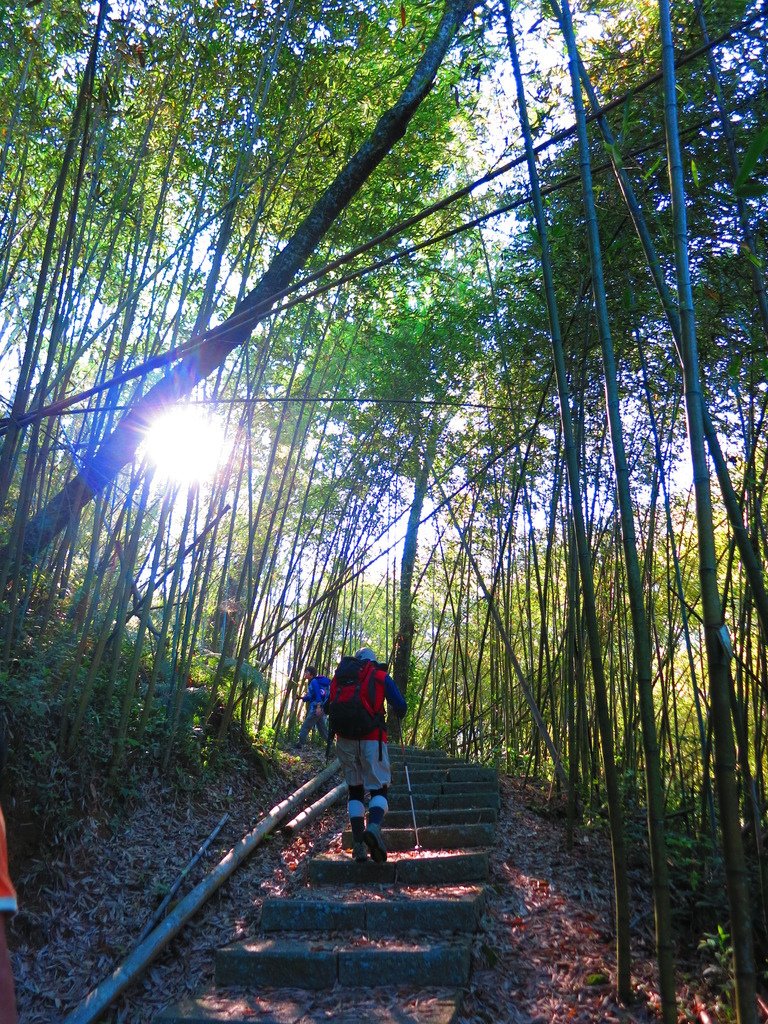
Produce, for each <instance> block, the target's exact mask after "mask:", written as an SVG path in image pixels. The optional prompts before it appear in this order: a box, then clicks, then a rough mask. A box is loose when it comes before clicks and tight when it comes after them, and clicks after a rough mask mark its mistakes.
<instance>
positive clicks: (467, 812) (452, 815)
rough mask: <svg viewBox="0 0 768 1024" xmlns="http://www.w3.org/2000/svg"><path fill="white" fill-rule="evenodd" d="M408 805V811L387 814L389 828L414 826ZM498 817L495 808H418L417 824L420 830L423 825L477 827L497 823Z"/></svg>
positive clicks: (408, 805)
mask: <svg viewBox="0 0 768 1024" xmlns="http://www.w3.org/2000/svg"><path fill="white" fill-rule="evenodd" d="M406 804H407V809H406V810H403V811H392V810H390V811H389V812H388V813H387V818H386V822H387V827H388V828H409V827H410V826H411V825H412V824H413V818H412V816H411V807H410V804H408V803H407V801H406ZM498 817H499V812H498V811H497V810H496V809H495V808H494V807H477V808H474V809H473V808H471V807H466V808H461V807H459V808H457V809H455V810H452V811H420V810H418V808H416V824H417V826H418V827H419V828H421V827H422V825H475V824H479V823H481V822H495V821H497V820H498Z"/></svg>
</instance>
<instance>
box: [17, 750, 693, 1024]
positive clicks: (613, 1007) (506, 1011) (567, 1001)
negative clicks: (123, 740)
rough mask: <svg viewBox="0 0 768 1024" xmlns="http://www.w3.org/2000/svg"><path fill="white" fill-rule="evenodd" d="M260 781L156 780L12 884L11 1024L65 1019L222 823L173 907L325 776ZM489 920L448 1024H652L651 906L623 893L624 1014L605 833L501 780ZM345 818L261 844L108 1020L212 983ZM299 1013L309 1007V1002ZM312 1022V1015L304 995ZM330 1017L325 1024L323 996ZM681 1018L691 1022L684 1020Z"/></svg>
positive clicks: (299, 766) (688, 999) (316, 760)
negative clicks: (221, 963) (628, 946)
mask: <svg viewBox="0 0 768 1024" xmlns="http://www.w3.org/2000/svg"><path fill="white" fill-rule="evenodd" d="M284 761H285V762H287V765H288V766H287V770H286V771H284V772H282V773H276V774H274V775H273V776H271V777H270V778H269V779H267V780H265V779H264V778H263V777H262V776H260V775H258V774H257V773H256V772H255V771H253V772H251V771H250V770H248V769H243V770H238V771H237V772H236V773H234V774H233V775H232V777H231V778H230V779H228V780H223V781H220V782H219V783H218V784H217V785H216V786H210V785H207V786H206V789H205V791H204V792H201V791H199V790H194V789H193V790H191V791H190V792H187V793H180V792H179V791H178V790H172V789H171V788H170V787H168V786H164V785H162V784H161V783H160V781H159V779H155V780H154V781H152V782H148V783H146V784H145V785H144V786H143V787H141V789H140V792H139V794H138V797H137V798H136V799H135V800H134V801H132V802H131V804H130V805H129V806H126V807H125V808H124V810H123V813H122V814H121V816H120V818H119V819H118V820H115V819H112V820H111V821H110V822H109V824H105V822H104V821H103V820H100V818H99V815H98V814H95V813H94V814H93V815H92V816H91V817H88V818H87V819H86V820H85V821H84V823H83V827H82V831H81V832H80V835H79V836H78V838H77V840H76V841H70V842H68V843H67V844H66V845H64V846H62V848H60V849H51V850H49V851H48V855H47V857H46V858H45V860H44V861H41V862H31V863H28V864H27V865H25V867H24V869H22V870H19V865H13V864H12V870H14V868H15V874H16V878H17V881H18V883H19V898H20V912H19V914H18V915H17V917H16V919H15V920H14V922H13V924H12V926H11V929H10V944H11V947H12V950H13V966H14V974H15V978H16V984H17V990H18V991H17V996H18V1002H19V1009H20V1021H21V1024H52V1022H54V1021H57V1020H61V1019H63V1017H64V1016H65V1015H66V1014H67V1013H68V1012H71V1011H72V1010H73V1009H74V1008H75V1007H76V1006H77V1005H78V1004H79V1003H80V1001H81V1000H82V999H83V998H84V997H85V995H86V994H87V993H88V991H89V990H90V989H91V988H93V987H94V986H95V985H96V984H97V983H98V982H99V981H101V980H102V979H104V978H105V977H107V976H108V975H109V974H110V973H111V971H112V970H113V969H114V968H115V967H116V966H117V965H118V964H119V963H121V962H122V960H123V959H124V957H125V956H126V955H127V954H128V953H129V952H130V951H131V949H132V947H133V945H134V944H135V941H136V939H137V937H138V935H139V933H140V932H141V929H142V927H143V926H144V923H145V921H146V920H147V919H148V918H149V916H150V915H151V913H152V911H153V909H154V908H155V907H156V906H157V905H158V903H159V902H160V899H161V898H162V895H163V893H164V891H166V890H167V888H168V887H169V886H170V885H171V883H172V882H173V880H174V879H175V877H176V876H177V875H178V874H179V872H180V871H181V869H182V868H183V867H184V865H185V864H186V863H187V861H188V860H189V859H190V857H191V856H192V855H193V854H194V852H195V851H196V850H197V849H198V848H199V846H200V845H201V844H202V842H203V841H204V840H205V839H206V837H207V836H208V835H209V833H210V832H211V830H212V829H213V828H214V826H215V825H216V823H217V821H218V820H219V819H220V817H221V816H222V814H223V812H224V811H228V812H229V815H230V817H229V820H228V821H227V823H226V826H225V827H224V829H223V830H222V832H221V833H220V834H219V836H218V838H217V840H216V842H215V843H214V844H213V845H212V847H211V849H210V850H209V851H208V853H207V854H206V856H205V857H204V858H203V860H202V861H201V862H200V864H198V865H197V867H196V869H195V870H194V871H193V872H192V873H191V876H190V878H189V879H188V882H187V885H186V886H185V887H184V888H183V889H182V890H181V892H180V896H183V895H184V894H185V893H186V891H188V889H189V888H191V886H192V885H193V884H196V883H197V882H198V881H199V880H200V879H201V878H202V877H204V875H205V874H206V873H207V872H209V871H210V870H211V869H212V867H213V866H214V865H215V864H216V863H217V862H218V860H219V859H220V858H221V856H223V854H224V853H225V852H226V851H227V850H228V849H229V848H230V847H231V846H232V845H234V843H235V842H236V841H237V840H239V839H240V838H241V837H242V836H243V835H244V834H245V833H246V832H248V831H250V829H251V828H253V827H254V825H255V823H256V822H257V821H258V819H259V818H260V816H261V815H262V814H263V813H264V812H265V811H266V810H268V809H269V808H270V807H271V806H273V805H274V804H275V803H277V802H278V801H279V800H280V799H281V798H282V797H284V796H285V795H286V794H287V793H288V792H289V791H291V790H292V789H293V788H295V787H296V786H298V785H300V784H301V782H303V781H304V780H305V779H306V778H309V777H311V775H313V774H315V773H316V772H317V771H318V770H319V769H320V767H321V766H322V763H323V759H322V756H321V755H320V754H319V753H314V754H312V755H310V756H309V757H308V758H307V759H306V760H305V761H304V762H299V761H298V760H295V761H293V762H291V761H290V760H289V759H287V758H284ZM501 792H502V810H501V816H500V820H499V828H498V839H497V843H496V846H495V848H494V851H493V853H492V867H491V888H490V890H489V891H490V897H489V901H488V909H487V913H486V914H485V917H484V921H483V926H482V929H481V931H480V932H479V933H478V934H477V936H476V939H475V947H474V950H475V968H474V972H473V978H472V983H471V987H470V988H469V990H468V991H467V992H466V994H465V998H464V1003H463V1008H462V1021H461V1024H485V1022H488V1024H491V1022H494V1024H495V1022H500V1024H550V1022H553V1021H554V1022H558V1024H559V1022H574V1024H592V1022H606V1024H611V1022H619V1021H620V1022H625V1024H628V1022H636V1024H645V1022H651V1021H656V1020H658V1019H659V1016H658V996H657V990H656V981H655V979H656V971H655V967H654V962H653V944H652V935H651V932H650V927H651V923H652V920H653V915H652V913H651V909H650V902H649V901H650V894H649V892H648V891H647V889H644V888H643V885H642V880H641V879H638V880H637V881H638V884H637V885H636V887H635V890H634V891H633V914H634V915H635V916H634V927H633V981H634V984H635V989H636V993H637V1001H636V1003H635V1004H634V1005H633V1006H632V1007H625V1006H622V1005H620V1004H618V1003H617V1002H616V1001H615V999H614V996H613V994H612V989H611V984H610V980H611V979H613V977H614V966H615V961H614V949H613V940H612V932H613V927H612V907H611V863H610V851H609V848H608V843H607V838H606V835H605V833H604V832H603V831H598V830H588V829H580V830H577V834H576V836H575V841H574V844H573V845H572V847H571V848H570V849H569V848H568V847H567V844H566V830H565V822H564V820H563V819H562V818H561V817H558V816H557V815H556V814H554V815H553V814H552V813H551V812H550V809H549V806H550V805H549V804H548V802H547V792H546V791H545V790H541V789H540V788H538V787H537V786H536V785H534V784H530V783H529V784H525V783H523V782H522V781H521V780H517V779H512V778H502V782H501ZM344 813H345V808H344V807H342V806H339V807H337V808H334V809H332V810H331V811H330V812H329V813H328V814H327V815H326V816H325V817H324V818H323V819H322V820H320V821H319V822H316V823H315V824H314V825H312V826H310V827H309V828H308V829H307V830H306V831H305V832H304V833H302V834H300V835H299V836H298V837H296V838H294V839H292V840H286V839H284V838H282V837H280V836H274V837H272V838H271V839H270V840H269V841H267V842H265V843H263V844H262V846H261V847H260V848H259V849H258V850H257V851H256V852H255V853H254V854H253V855H252V856H251V857H250V859H249V860H247V861H246V862H245V864H244V865H243V866H242V867H241V868H240V869H239V870H238V871H236V872H235V874H234V875H233V876H232V877H231V878H230V879H229V881H228V882H226V883H225V885H224V886H223V888H222V889H220V890H219V891H218V893H216V894H215V895H214V896H213V897H212V898H211V899H210V900H209V901H208V903H207V904H206V905H205V906H204V907H203V908H202V910H201V911H200V912H199V913H198V915H197V917H195V918H193V919H192V921H190V922H189V923H188V924H187V926H186V927H185V928H184V929H183V931H182V932H181V933H180V934H179V935H178V936H177V937H176V938H175V939H174V940H173V941H172V942H171V944H170V945H169V946H168V947H167V948H166V949H165V950H164V952H163V953H162V954H161V955H160V956H159V957H158V958H157V959H156V960H155V961H154V963H153V964H152V965H151V966H150V968H149V969H148V970H147V972H146V973H145V974H144V976H143V977H142V978H141V980H139V981H137V982H136V983H135V984H134V985H133V986H132V987H131V988H130V989H129V990H128V991H127V993H126V994H124V996H123V997H122V998H121V999H120V1000H119V1001H118V1002H117V1003H116V1004H115V1006H114V1008H113V1009H112V1011H111V1012H110V1013H108V1014H107V1015H106V1016H105V1018H104V1019H105V1020H106V1021H110V1022H111V1024H149V1022H151V1021H152V1020H153V1018H154V1016H155V1014H156V1013H157V1012H158V1011H159V1010H160V1009H161V1007H163V1006H165V1005H167V1004H168V1003H171V1002H174V1001H176V1000H178V999H179V998H180V997H181V996H182V995H184V994H186V993H190V992H195V991H198V990H200V989H202V988H205V987H207V986H209V985H210V984H211V983H212V975H213V961H214V951H215V950H216V949H217V948H218V947H220V946H223V945H226V944H228V943H230V942H233V941H238V940H242V939H243V938H244V937H246V936H247V935H249V934H251V933H252V932H253V931H254V929H255V926H256V924H257V922H258V918H259V912H260V906H261V902H262V900H263V899H264V898H265V897H267V896H278V895H286V894H289V893H290V892H293V891H296V889H298V888H300V887H302V886H303V885H304V884H306V881H305V876H306V864H307V861H308V859H309V857H311V855H313V854H314V853H316V852H321V851H323V850H326V849H328V848H335V849H338V848H339V831H340V829H341V827H342V825H343V822H344ZM308 998H309V997H308ZM311 998H312V1000H313V1003H314V1005H315V1006H317V1005H318V1002H320V1003H322V998H321V999H320V1000H318V993H312V994H311ZM327 998H328V1001H329V1005H328V1010H329V1019H332V1006H333V1000H334V998H335V997H334V996H332V995H330V996H328V997H327ZM679 1000H680V1006H681V1007H682V1008H684V1009H682V1010H681V1015H680V1020H681V1021H685V1020H695V1019H697V1018H696V1017H695V1016H693V1005H694V1004H693V1000H694V994H693V992H692V990H691V989H690V988H689V986H688V985H687V984H681V988H680V991H679ZM685 1010H688V1011H691V1015H690V1016H689V1015H688V1013H686V1012H685Z"/></svg>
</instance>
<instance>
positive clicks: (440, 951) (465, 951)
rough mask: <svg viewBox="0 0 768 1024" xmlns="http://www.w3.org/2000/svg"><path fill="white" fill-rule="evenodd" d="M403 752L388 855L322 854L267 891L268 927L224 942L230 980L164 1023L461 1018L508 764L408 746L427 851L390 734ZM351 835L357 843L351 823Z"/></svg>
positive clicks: (425, 1022)
mask: <svg viewBox="0 0 768 1024" xmlns="http://www.w3.org/2000/svg"><path fill="white" fill-rule="evenodd" d="M390 758H391V760H392V786H391V787H390V790H389V806H390V811H389V813H388V814H387V817H386V820H385V823H384V832H383V834H384V837H385V841H386V843H387V846H388V849H389V851H390V853H389V858H388V860H387V862H386V863H385V864H374V863H373V861H371V860H369V861H367V862H366V863H364V864H357V863H355V862H354V861H353V860H352V859H351V856H350V854H349V853H348V852H344V853H341V854H333V853H327V854H321V855H319V856H317V857H314V858H313V859H312V860H311V861H310V863H309V882H310V886H309V888H308V889H304V890H302V891H301V894H300V895H297V896H292V897H289V898H285V899H267V900H265V901H264V903H263V906H262V911H261V934H260V935H259V936H255V937H254V938H253V939H251V940H249V941H246V942H241V943H238V944H236V945H232V946H227V947H225V948H224V949H220V950H219V951H218V952H217V954H216V964H215V979H216V988H215V989H214V990H212V991H210V992H207V993H204V994H203V995H201V996H199V997H197V998H194V999H186V1000H184V1001H183V1002H182V1003H180V1004H178V1005H177V1006H175V1007H171V1008H169V1009H166V1010H164V1011H163V1012H162V1013H161V1014H160V1016H159V1017H157V1018H156V1022H157V1024H181V1022H184V1024H213V1022H221V1024H224V1022H227V1024H246V1022H247V1024H252V1022H253V1021H254V1020H258V1021H259V1024H289V1022H290V1024H298V1022H302V1024H309V1022H313V1021H317V1022H320V1021H325V1022H327V1021H330V1020H332V1021H334V1022H337V1021H342V1022H349V1024H353V1022H354V1024H364V1022H366V1021H368V1020H370V1021H373V1022H374V1024H450V1022H452V1021H453V1020H455V1018H456V1016H457V1015H458V1008H459V1005H460V1001H461V993H462V990H463V988H465V987H466V985H467V984H468V982H469V978H470V972H471V967H472V964H471V942H472V933H473V932H474V931H476V929H477V927H478V923H479V920H480V916H481V914H482V910H483V904H484V894H485V886H484V882H485V881H486V879H487V877H488V851H487V848H488V847H489V846H491V845H492V844H493V841H494V834H495V822H496V818H497V815H498V807H499V789H498V778H497V775H496V772H495V771H494V770H492V769H488V768H481V767H479V766H471V765H467V764H466V763H465V762H460V761H455V760H452V759H450V758H448V757H446V756H445V755H441V754H435V753H428V752H426V751H420V750H417V749H413V748H410V749H408V750H407V751H406V761H407V764H408V768H409V773H410V778H411V789H412V792H413V794H414V806H415V810H416V824H417V827H418V832H419V844H420V848H421V849H420V851H418V852H417V851H415V849H414V847H415V842H416V837H415V835H414V830H413V822H412V816H411V806H410V801H409V799H408V791H407V786H406V780H405V772H404V768H403V755H402V753H401V751H400V750H398V749H396V748H394V747H390ZM342 846H343V847H344V849H345V850H350V849H351V835H350V834H349V833H348V832H345V833H344V834H343V836H342ZM329 1000H330V1003H329Z"/></svg>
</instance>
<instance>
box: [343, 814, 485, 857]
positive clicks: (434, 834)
mask: <svg viewBox="0 0 768 1024" xmlns="http://www.w3.org/2000/svg"><path fill="white" fill-rule="evenodd" d="M388 824H389V818H387V821H386V822H385V825H384V829H383V832H382V835H383V837H384V842H385V844H386V847H387V849H388V850H393V851H395V850H412V849H413V848H414V847H415V845H416V833H415V832H414V830H413V828H412V827H411V828H388ZM416 824H417V826H418V824H419V821H418V818H417V819H416ZM495 838H496V829H495V827H494V826H493V825H487V824H484V825H426V826H424V828H419V846H421V848H422V849H423V850H461V849H464V848H466V847H475V846H492V845H493V841H494V839H495ZM341 841H342V846H343V847H344V849H345V850H351V849H352V832H351V831H350V830H347V831H346V832H344V833H343V835H342V837H341Z"/></svg>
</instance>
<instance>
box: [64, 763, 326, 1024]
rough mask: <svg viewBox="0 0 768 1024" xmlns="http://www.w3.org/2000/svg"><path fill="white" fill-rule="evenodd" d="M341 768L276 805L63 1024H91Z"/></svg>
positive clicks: (312, 782)
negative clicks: (268, 837) (256, 852)
mask: <svg viewBox="0 0 768 1024" xmlns="http://www.w3.org/2000/svg"><path fill="white" fill-rule="evenodd" d="M340 767H341V764H340V762H339V760H338V758H336V759H334V760H333V761H331V763H330V764H329V765H328V767H327V768H325V769H324V770H323V771H322V772H320V774H319V775H316V776H315V777H314V778H313V779H310V780H309V782H306V783H304V785H303V786H300V787H299V789H297V790H296V791H295V792H294V793H292V794H291V795H290V796H289V797H287V798H286V799H285V800H283V801H281V802H280V803H279V804H276V805H275V806H274V807H273V808H272V810H271V811H269V813H268V814H266V815H265V816H264V817H263V818H262V819H261V821H260V822H259V824H258V825H257V826H256V828H255V829H253V831H252V832H249V833H248V834H247V835H245V836H243V838H242V839H241V840H240V842H239V843H237V844H236V845H235V846H233V847H232V849H231V850H230V851H229V853H227V854H226V856H225V857H223V858H222V859H221V860H220V861H219V863H218V864H217V865H216V867H215V868H214V869H213V870H212V871H211V872H210V873H209V874H208V875H207V876H206V877H205V878H204V879H203V880H202V882H200V883H199V884H198V885H196V886H195V888H194V889H193V890H192V891H191V892H190V893H188V894H187V895H186V896H185V897H184V899H183V900H181V901H180V902H179V903H178V905H177V906H176V908H175V909H174V910H173V912H172V913H170V914H169V915H168V917H166V918H165V920H164V921H161V922H160V924H159V925H158V926H157V928H155V929H154V931H152V932H150V934H149V935H148V936H147V938H146V939H145V940H144V942H142V943H141V944H140V945H138V946H137V947H136V949H135V950H134V951H133V952H132V953H131V954H130V955H129V956H128V957H127V958H126V959H125V960H124V961H123V962H122V964H120V966H119V967H117V968H116V969H115V970H114V971H113V972H112V974H111V975H110V977H109V978H106V979H105V980H104V981H102V982H101V984H99V985H97V986H96V988H94V989H92V990H91V991H90V992H89V993H88V995H87V996H86V997H85V999H84V1000H83V1001H82V1003H80V1005H79V1006H78V1007H76V1009H74V1010H73V1011H72V1013H70V1014H69V1016H68V1017H66V1018H65V1019H64V1021H63V1022H62V1024H91V1022H92V1021H95V1020H98V1018H99V1017H100V1016H101V1014H102V1013H103V1012H104V1010H106V1008H107V1007H108V1006H109V1005H110V1003H112V1002H113V1001H114V1000H115V999H117V997H118V996H119V995H120V993H121V992H123V991H124V990H125V989H126V988H127V987H128V986H129V985H130V984H131V982H132V981H134V980H135V979H136V978H137V977H138V976H139V975H140V974H141V973H142V971H143V970H144V969H145V968H146V967H147V966H148V965H149V964H150V963H151V962H152V961H153V960H154V959H155V957H156V956H157V954H158V953H159V952H160V950H161V949H163V948H164V947H165V946H167V945H168V943H169V942H170V941H171V939H172V938H173V937H174V936H175V935H177V934H178V933H179V932H180V931H181V929H182V928H183V926H184V925H185V924H186V923H187V921H188V920H189V919H190V918H191V917H192V916H193V915H194V914H196V913H197V911H198V910H199V909H200V907H202V905H203V904H204V903H205V902H206V901H207V900H208V899H209V898H210V896H212V895H213V893H214V892H216V890H217V889H220V888H221V886H222V885H223V884H224V882H226V880H227V879H228V878H229V876H230V875H231V874H232V873H233V872H234V871H235V870H236V869H237V868H238V867H239V866H240V865H241V864H242V862H243V861H244V860H245V859H246V857H247V856H248V855H249V854H250V853H253V851H254V850H255V849H256V847H257V846H258V845H259V844H260V843H261V841H262V840H263V839H264V837H265V836H267V835H269V833H270V832H272V831H273V830H274V829H275V828H276V827H277V826H278V825H279V824H280V822H281V821H283V819H284V818H286V817H287V815H289V814H293V813H294V812H295V811H296V809H297V808H298V807H300V806H301V804H302V803H303V802H304V800H306V798H307V797H308V796H310V795H311V794H312V793H314V792H315V791H316V790H318V789H319V788H320V787H321V786H322V785H323V784H324V783H325V782H327V781H328V780H329V779H330V778H332V777H333V775H334V774H335V773H336V772H337V771H338V769H339V768H340Z"/></svg>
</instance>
